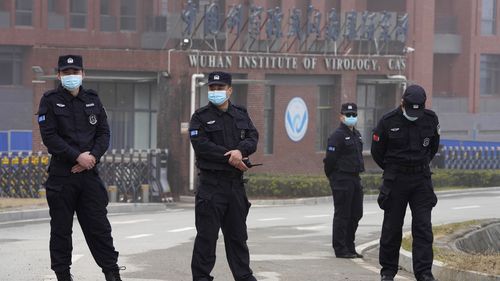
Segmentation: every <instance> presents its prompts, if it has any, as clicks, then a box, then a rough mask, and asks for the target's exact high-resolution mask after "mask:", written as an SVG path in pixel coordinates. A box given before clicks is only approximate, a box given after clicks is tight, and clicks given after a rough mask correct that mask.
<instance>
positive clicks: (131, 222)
mask: <svg viewBox="0 0 500 281" xmlns="http://www.w3.org/2000/svg"><path fill="white" fill-rule="evenodd" d="M148 221H151V219H140V220H130V221H113V222H111V224H134V223H140V222H148Z"/></svg>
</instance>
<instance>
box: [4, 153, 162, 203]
mask: <svg viewBox="0 0 500 281" xmlns="http://www.w3.org/2000/svg"><path fill="white" fill-rule="evenodd" d="M167 158H168V151H167V150H166V149H163V150H160V149H154V150H113V151H111V152H108V153H106V154H105V155H104V156H103V157H102V158H101V161H100V164H99V165H98V171H99V175H100V176H101V178H102V180H103V181H104V183H105V185H106V186H107V187H108V190H113V191H114V193H113V196H115V195H116V198H110V199H111V200H112V201H120V202H149V201H160V200H161V199H162V196H164V195H165V193H166V192H168V191H169V187H168V183H167V179H166V175H167V172H166V169H167V168H166V162H167ZM49 162H50V155H47V154H43V153H41V152H40V153H36V154H33V153H31V152H28V153H21V152H20V153H6V154H1V155H0V197H17V198H29V197H34V198H36V197H39V196H40V191H43V185H44V183H45V181H46V180H47V167H48V165H49ZM145 189H147V193H145ZM144 195H146V196H147V198H144Z"/></svg>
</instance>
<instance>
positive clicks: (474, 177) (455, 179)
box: [247, 170, 500, 198]
mask: <svg viewBox="0 0 500 281" xmlns="http://www.w3.org/2000/svg"><path fill="white" fill-rule="evenodd" d="M433 183H434V188H436V189H440V188H450V187H488V186H500V170H473V171H465V170H435V171H434V174H433ZM361 184H362V185H363V187H364V188H365V193H376V192H377V191H378V188H379V187H380V185H381V184H382V176H381V174H380V173H364V174H362V175H361ZM247 194H248V196H250V197H253V198H259V197H264V198H267V197H277V198H295V197H317V196H328V195H331V189H330V184H329V182H328V179H327V178H326V177H325V176H323V175H320V176H319V175H275V174H250V175H249V176H248V183H247Z"/></svg>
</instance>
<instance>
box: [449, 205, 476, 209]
mask: <svg viewBox="0 0 500 281" xmlns="http://www.w3.org/2000/svg"><path fill="white" fill-rule="evenodd" d="M480 207H481V206H479V205H470V206H461V207H454V208H451V209H452V210H463V209H475V208H480Z"/></svg>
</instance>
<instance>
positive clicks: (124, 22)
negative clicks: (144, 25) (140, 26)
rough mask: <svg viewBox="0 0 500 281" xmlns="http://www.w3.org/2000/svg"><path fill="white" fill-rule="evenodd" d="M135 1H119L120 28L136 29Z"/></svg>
mask: <svg viewBox="0 0 500 281" xmlns="http://www.w3.org/2000/svg"><path fill="white" fill-rule="evenodd" d="M136 10H137V9H136V1H135V0H122V1H121V9H120V12H121V17H120V29H121V30H128V31H135V30H136V24H135V22H136V12H137V11H136Z"/></svg>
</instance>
